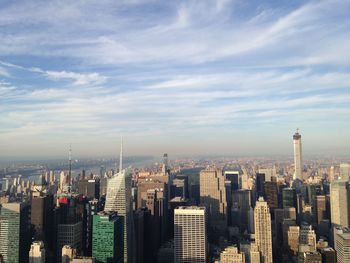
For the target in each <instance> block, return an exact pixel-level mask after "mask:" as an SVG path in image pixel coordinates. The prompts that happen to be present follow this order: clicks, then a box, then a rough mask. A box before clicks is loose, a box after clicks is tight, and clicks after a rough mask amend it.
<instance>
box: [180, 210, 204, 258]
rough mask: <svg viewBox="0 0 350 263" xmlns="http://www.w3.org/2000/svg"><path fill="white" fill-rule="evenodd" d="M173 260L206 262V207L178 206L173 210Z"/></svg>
mask: <svg viewBox="0 0 350 263" xmlns="http://www.w3.org/2000/svg"><path fill="white" fill-rule="evenodd" d="M174 251H175V253H174V262H175V263H187V262H194V263H205V262H207V230H206V208H205V207H198V206H180V207H178V208H176V209H175V210H174Z"/></svg>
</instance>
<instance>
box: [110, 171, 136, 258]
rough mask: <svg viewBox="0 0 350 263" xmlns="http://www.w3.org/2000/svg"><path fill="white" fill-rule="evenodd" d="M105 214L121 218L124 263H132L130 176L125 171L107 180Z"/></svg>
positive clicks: (132, 236)
mask: <svg viewBox="0 0 350 263" xmlns="http://www.w3.org/2000/svg"><path fill="white" fill-rule="evenodd" d="M104 210H105V211H106V212H117V213H118V216H121V217H123V222H124V227H123V231H124V241H123V243H124V262H125V263H127V262H133V260H132V258H133V257H134V255H133V251H132V248H133V242H134V231H133V229H134V227H133V212H132V200H131V175H130V173H128V171H126V170H121V171H120V172H119V173H117V174H115V175H114V176H112V177H111V178H109V179H108V183H107V195H106V204H105V209H104Z"/></svg>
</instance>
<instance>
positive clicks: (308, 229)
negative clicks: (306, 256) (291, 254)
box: [299, 226, 316, 252]
mask: <svg viewBox="0 0 350 263" xmlns="http://www.w3.org/2000/svg"><path fill="white" fill-rule="evenodd" d="M315 251H316V233H315V231H314V230H313V229H312V226H301V229H300V235H299V252H315Z"/></svg>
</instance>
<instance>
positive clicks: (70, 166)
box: [69, 144, 72, 180]
mask: <svg viewBox="0 0 350 263" xmlns="http://www.w3.org/2000/svg"><path fill="white" fill-rule="evenodd" d="M71 175H72V145H71V144H69V180H70V177H71Z"/></svg>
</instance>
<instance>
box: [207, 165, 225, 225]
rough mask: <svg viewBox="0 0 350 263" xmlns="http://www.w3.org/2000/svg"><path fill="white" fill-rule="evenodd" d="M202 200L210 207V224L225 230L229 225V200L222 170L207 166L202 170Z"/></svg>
mask: <svg viewBox="0 0 350 263" xmlns="http://www.w3.org/2000/svg"><path fill="white" fill-rule="evenodd" d="M200 202H201V205H204V206H206V207H207V209H208V215H209V222H210V226H211V227H213V228H218V229H222V230H224V229H225V228H226V226H227V217H226V214H227V202H226V188H225V176H224V175H223V173H222V170H219V169H215V168H207V169H205V170H202V171H201V172H200Z"/></svg>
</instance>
